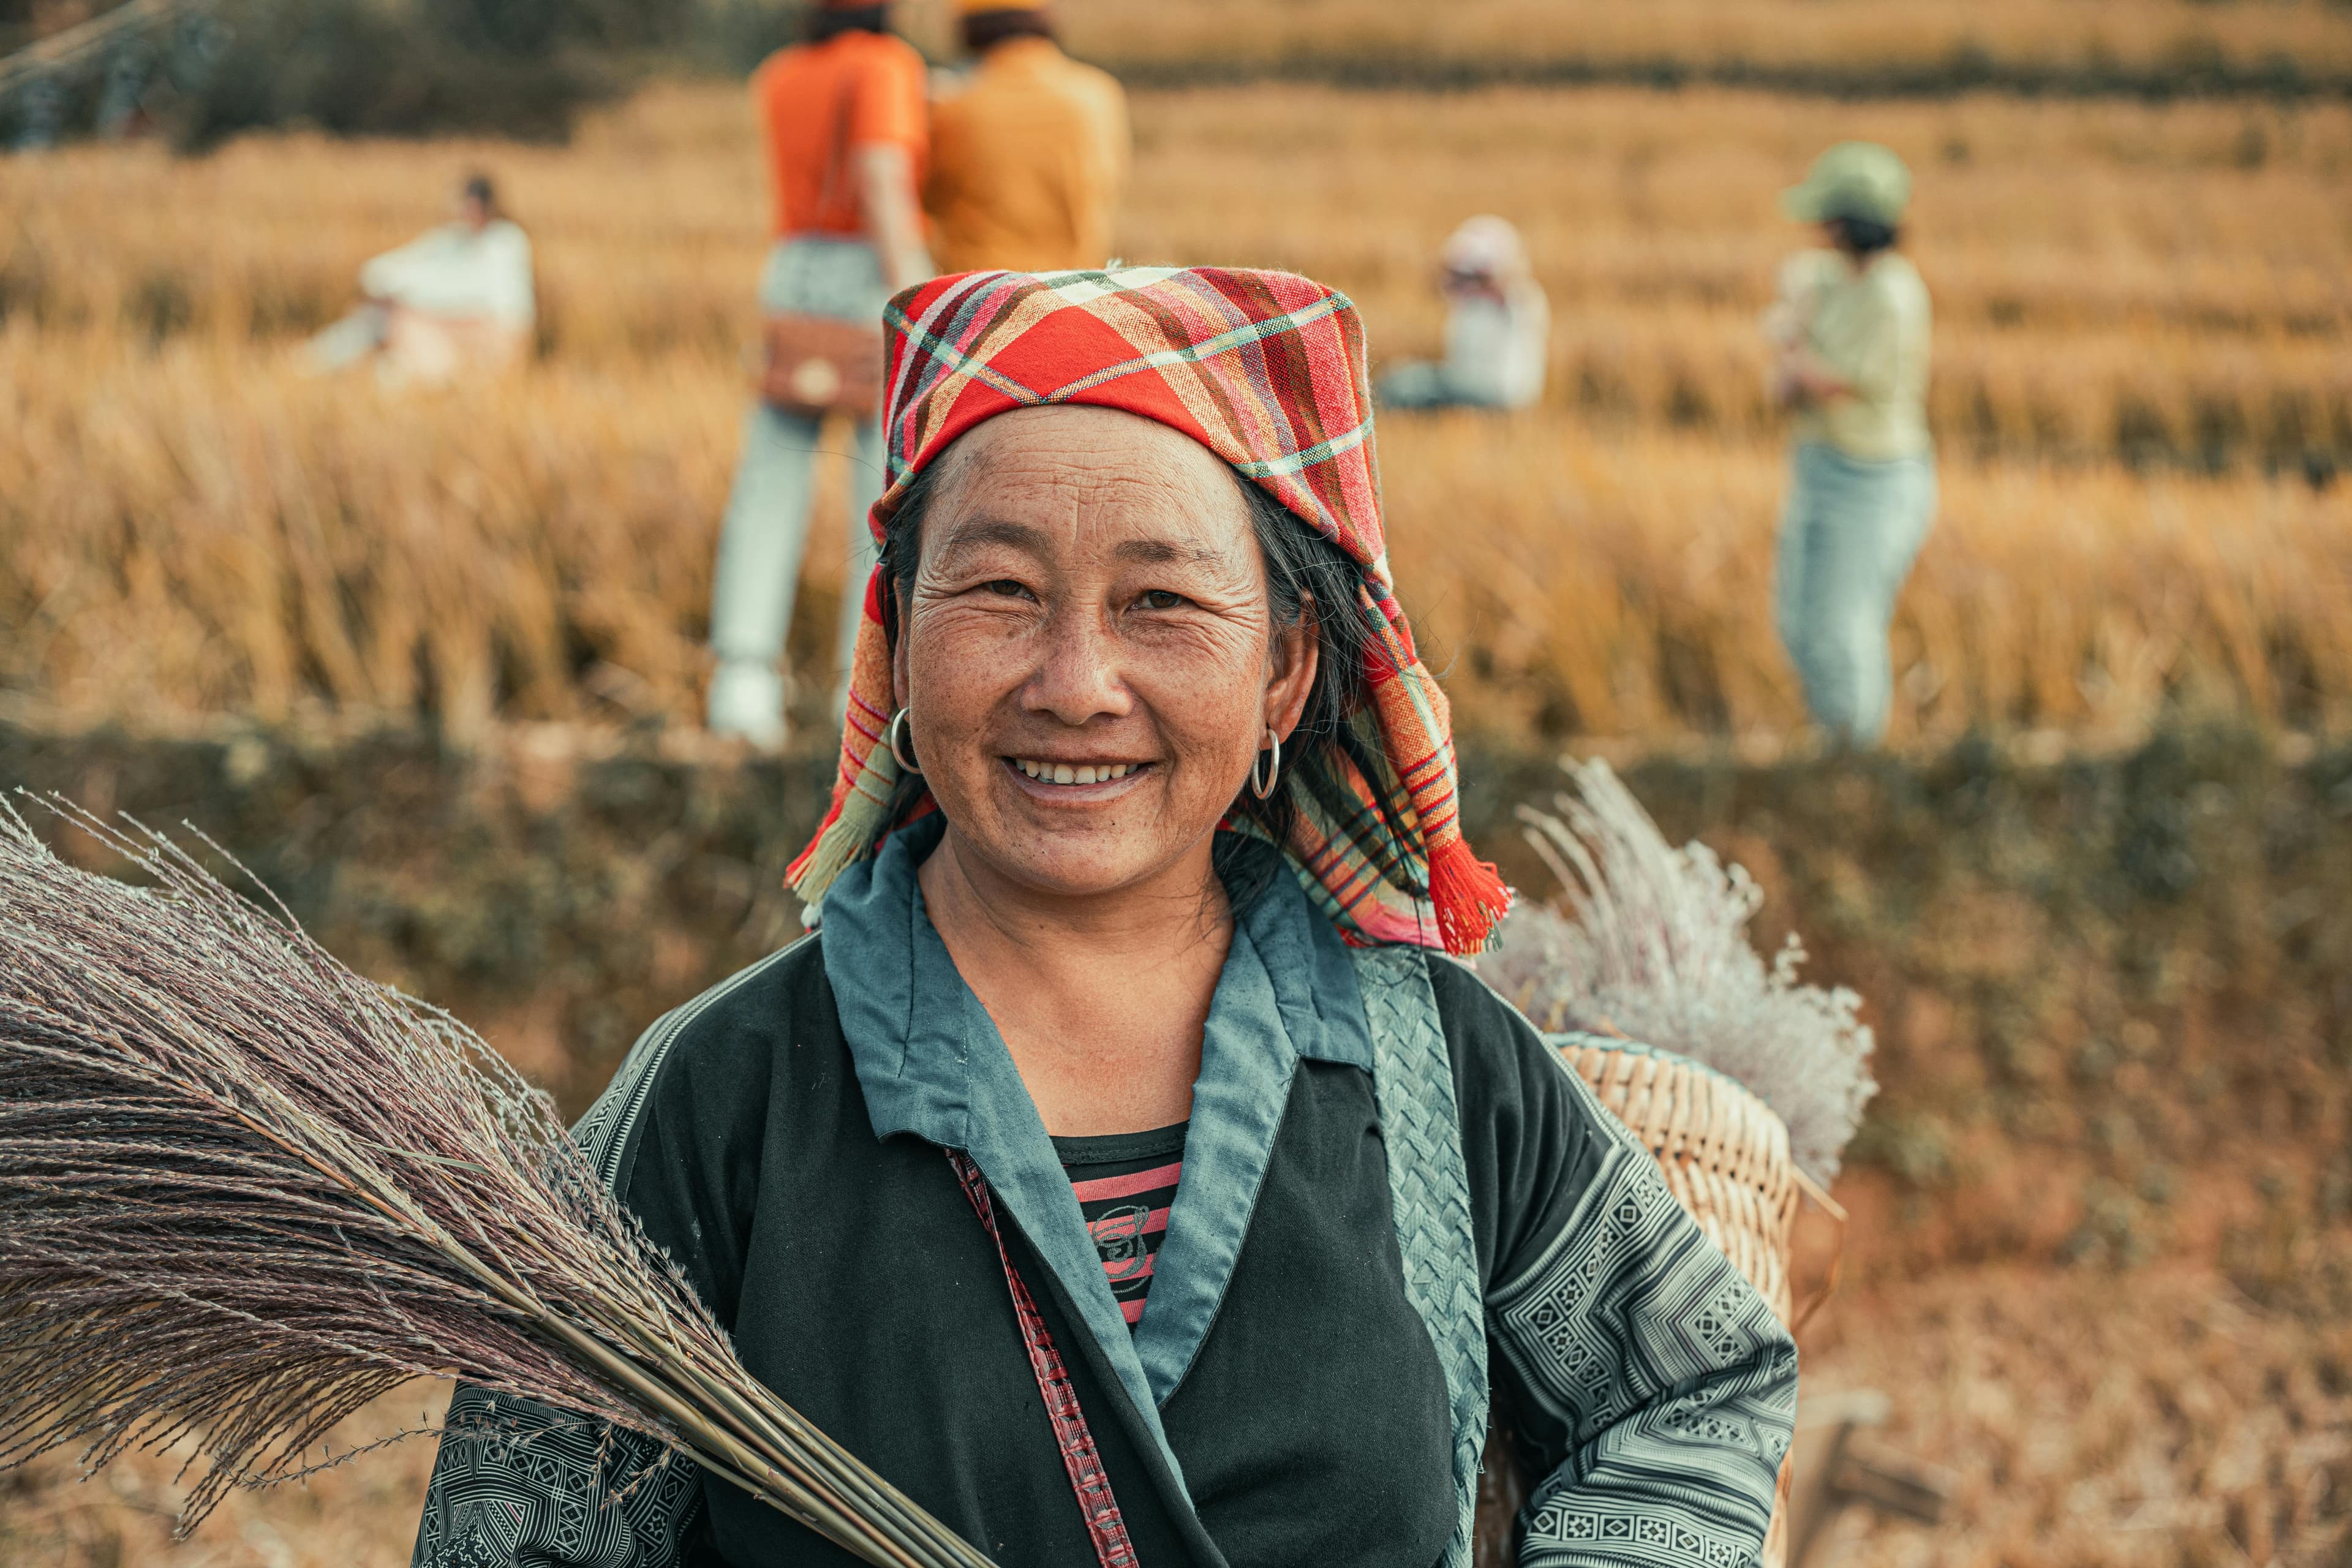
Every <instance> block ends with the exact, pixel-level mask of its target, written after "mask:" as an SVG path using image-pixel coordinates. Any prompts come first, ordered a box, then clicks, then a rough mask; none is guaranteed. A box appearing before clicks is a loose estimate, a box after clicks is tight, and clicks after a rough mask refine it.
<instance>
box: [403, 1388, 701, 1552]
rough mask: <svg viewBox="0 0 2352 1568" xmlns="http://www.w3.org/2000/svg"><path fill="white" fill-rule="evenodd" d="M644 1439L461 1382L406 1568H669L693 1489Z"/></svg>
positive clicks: (693, 1481) (696, 1494)
mask: <svg viewBox="0 0 2352 1568" xmlns="http://www.w3.org/2000/svg"><path fill="white" fill-rule="evenodd" d="M698 1480H699V1475H698V1472H697V1470H696V1469H695V1468H694V1466H693V1465H692V1464H691V1463H688V1462H687V1461H685V1460H681V1459H679V1458H676V1457H675V1456H673V1455H670V1454H667V1453H666V1452H664V1451H663V1449H662V1447H661V1446H660V1445H659V1444H657V1443H656V1442H654V1441H653V1440H652V1439H650V1438H646V1437H640V1436H637V1435H636V1434H635V1433H633V1432H624V1431H620V1430H617V1429H616V1428H614V1427H611V1426H606V1425H604V1423H603V1422H601V1421H592V1420H588V1419H585V1418H583V1417H581V1416H575V1415H564V1414H563V1413H562V1412H561V1411H557V1410H551V1409H550V1408H548V1407H547V1406H546V1405H535V1404H532V1403H530V1401H528V1400H519V1399H511V1398H499V1397H496V1396H493V1395H491V1394H487V1393H485V1392H484V1391H483V1390H481V1389H479V1388H476V1387H474V1386H473V1385H472V1384H459V1385H458V1387H457V1393H456V1394H454V1395H453V1396H452V1397H451V1398H450V1401H449V1418H448V1421H447V1423H446V1426H445V1429H444V1433H443V1436H442V1439H441V1453H440V1457H439V1458H436V1460H434V1463H433V1479H432V1480H431V1482H430V1483H428V1485H427V1486H426V1488H425V1517H424V1518H423V1520H421V1521H419V1522H418V1524H417V1527H416V1550H415V1554H414V1556H413V1558H412V1559H411V1561H412V1563H413V1564H414V1568H671V1565H672V1564H674V1563H677V1561H678V1559H679V1556H680V1549H681V1545H682V1542H684V1539H685V1535H686V1531H687V1530H688V1527H689V1526H690V1525H692V1524H693V1522H694V1520H695V1515H696V1513H697V1512H698V1505H699V1504H700V1502H701V1500H702V1489H701V1487H700V1486H699V1485H698Z"/></svg>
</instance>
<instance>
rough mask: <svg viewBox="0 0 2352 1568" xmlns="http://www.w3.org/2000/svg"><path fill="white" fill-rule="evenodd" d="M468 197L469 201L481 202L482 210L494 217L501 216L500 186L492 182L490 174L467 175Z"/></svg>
mask: <svg viewBox="0 0 2352 1568" xmlns="http://www.w3.org/2000/svg"><path fill="white" fill-rule="evenodd" d="M466 199H467V201H469V202H479V203H480V204H481V206H482V210H483V211H484V212H486V213H488V214H489V215H490V216H492V217H496V216H499V188H498V186H497V185H495V184H492V183H491V181H490V177H489V176H488V174H468V175H467V176H466Z"/></svg>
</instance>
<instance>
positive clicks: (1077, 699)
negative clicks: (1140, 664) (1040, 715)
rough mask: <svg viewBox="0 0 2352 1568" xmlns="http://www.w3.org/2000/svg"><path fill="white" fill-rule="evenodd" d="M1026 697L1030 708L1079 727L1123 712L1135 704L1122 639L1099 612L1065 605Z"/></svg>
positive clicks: (1050, 624) (1049, 630) (1049, 628)
mask: <svg viewBox="0 0 2352 1568" xmlns="http://www.w3.org/2000/svg"><path fill="white" fill-rule="evenodd" d="M1022 700H1023V706H1024V707H1025V708H1027V709H1028V710H1030V711H1031V712H1033V713H1036V712H1044V713H1050V714H1052V715H1053V716H1054V717H1055V718H1056V719H1058V720H1060V721H1062V722H1063V723H1065V724H1068V725H1071V726H1072V727H1074V728H1075V727H1076V726H1078V725H1081V724H1084V723H1086V722H1087V721H1089V720H1093V719H1100V718H1105V717H1109V718H1118V717H1123V716H1124V715H1125V714H1126V713H1128V712H1129V710H1131V709H1132V708H1133V706H1134V698H1133V696H1132V694H1131V693H1129V690H1128V689H1127V681H1126V679H1125V677H1124V675H1123V674H1122V672H1121V670H1120V668H1119V647H1118V637H1116V636H1115V635H1114V634H1113V632H1112V630H1111V628H1110V627H1109V626H1108V625H1106V624H1105V622H1104V619H1103V616H1101V614H1100V613H1099V612H1097V611H1093V610H1091V609H1089V610H1078V609H1076V608H1066V609H1063V610H1060V611H1059V612H1057V613H1056V614H1055V616H1053V617H1052V618H1051V619H1050V620H1049V621H1047V623H1046V626H1045V647H1044V649H1043V657H1041V658H1039V660H1038V663H1037V668H1036V672H1035V673H1034V674H1033V675H1032V676H1031V677H1030V678H1029V682H1028V685H1027V688H1026V689H1024V691H1023V692H1022Z"/></svg>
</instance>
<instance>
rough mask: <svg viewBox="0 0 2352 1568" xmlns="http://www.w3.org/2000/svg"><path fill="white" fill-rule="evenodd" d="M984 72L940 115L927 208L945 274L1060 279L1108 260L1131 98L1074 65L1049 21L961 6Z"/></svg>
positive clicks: (966, 37)
mask: <svg viewBox="0 0 2352 1568" xmlns="http://www.w3.org/2000/svg"><path fill="white" fill-rule="evenodd" d="M957 8H958V10H959V11H960V12H961V16H962V30H963V43H964V47H965V48H966V49H968V50H969V51H970V52H971V54H972V55H973V56H974V57H975V58H977V60H978V62H979V63H978V64H977V65H976V66H975V67H974V68H972V70H971V75H970V77H969V78H968V79H966V80H965V82H964V83H963V84H962V86H961V88H960V89H956V90H952V91H950V92H948V93H945V94H943V95H941V97H940V99H939V100H938V101H937V102H936V103H934V104H933V105H932V108H931V171H930V177H929V181H928V182H927V183H926V184H925V186H924V191H923V205H924V206H925V207H926V208H927V209H928V210H929V213H930V215H931V218H932V222H933V223H934V224H935V226H936V231H935V233H936V238H937V241H938V247H939V260H940V269H941V270H942V271H944V272H969V271H979V270H985V269H990V268H1004V269H1007V270H1010V271H1015V272H1061V271H1074V270H1079V269H1083V268H1099V267H1101V266H1102V265H1103V264H1104V263H1105V262H1106V261H1108V259H1109V258H1110V247H1111V237H1110V235H1111V219H1112V215H1113V214H1114V213H1115V212H1116V210H1117V208H1118V195H1119V188H1120V186H1122V185H1123V184H1125V183H1126V180H1127V169H1128V159H1129V133H1128V123H1127V95H1126V94H1125V92H1123V91H1122V90H1121V89H1120V88H1119V85H1118V82H1117V81H1116V80H1114V79H1112V78H1111V77H1110V76H1108V74H1107V73H1105V72H1102V71H1099V70H1097V69H1096V68H1094V67H1092V66H1087V65H1080V64H1079V63H1078V62H1077V61H1076V60H1073V59H1071V58H1069V57H1068V56H1067V55H1065V54H1064V53H1063V52H1062V50H1061V47H1060V46H1059V45H1058V44H1057V43H1055V37H1054V22H1053V14H1052V11H1051V9H1050V8H1049V7H1048V6H1046V5H1043V4H1023V3H1021V0H959V3H958V7H957Z"/></svg>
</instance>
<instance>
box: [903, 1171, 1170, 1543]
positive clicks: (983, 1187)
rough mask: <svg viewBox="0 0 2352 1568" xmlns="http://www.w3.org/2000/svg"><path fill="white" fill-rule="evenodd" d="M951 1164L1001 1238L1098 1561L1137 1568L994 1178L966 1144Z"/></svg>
mask: <svg viewBox="0 0 2352 1568" xmlns="http://www.w3.org/2000/svg"><path fill="white" fill-rule="evenodd" d="M948 1163H950V1164H951V1165H953V1166H954V1167H955V1173H956V1180H957V1181H958V1182H961V1184H963V1195H964V1196H965V1197H968V1198H970V1199H971V1207H972V1212H973V1213H974V1214H977V1215H980V1223H981V1225H982V1227H984V1228H985V1229H986V1230H987V1232H988V1239H989V1240H991V1241H992V1242H994V1243H996V1260H997V1261H998V1262H999V1263H1001V1264H1003V1266H1004V1283H1005V1285H1006V1286H1007V1288H1009V1289H1011V1290H1012V1292H1013V1316H1015V1317H1017V1318H1019V1319H1020V1320H1021V1339H1022V1342H1023V1343H1024V1344H1025V1345H1027V1346H1028V1349H1029V1370H1030V1372H1031V1373H1033V1374H1034V1376H1035V1377H1036V1379H1037V1392H1038V1394H1040V1395H1041V1396H1043V1398H1044V1399H1045V1415H1046V1417H1047V1418H1048V1419H1049V1420H1051V1421H1052V1422H1053V1424H1054V1440H1055V1442H1056V1443H1058V1444H1059V1445H1060V1446H1061V1449H1062V1468H1064V1469H1065V1470H1067V1471H1068V1472H1069V1476H1070V1490H1071V1491H1073V1492H1074V1493H1076V1495H1077V1500H1078V1511H1079V1513H1081V1514H1083V1515H1084V1516H1085V1517H1086V1521H1087V1538H1088V1539H1089V1540H1091V1541H1092V1542H1094V1546H1095V1561H1096V1563H1098V1564H1099V1565H1100V1568H1136V1561H1135V1547H1134V1545H1133V1544H1132V1543H1131V1542H1129V1540H1128V1539H1127V1521H1126V1520H1125V1519H1123V1518H1122V1517H1121V1516H1120V1514H1119V1511H1118V1499H1117V1498H1115V1497H1113V1496H1112V1495H1111V1490H1110V1477H1109V1476H1108V1474H1106V1473H1105V1472H1104V1470H1103V1465H1102V1455H1101V1454H1100V1453H1098V1452H1097V1451H1096V1448H1095V1435H1094V1433H1093V1432H1092V1431H1091V1430H1089V1429H1088V1428H1087V1413H1086V1412H1085V1411H1084V1410H1082V1409H1080V1408H1079V1407H1078V1391H1077V1390H1076V1389H1075V1388H1073V1387H1071V1386H1070V1373H1069V1369H1068V1368H1067V1367H1066V1366H1064V1365H1063V1364H1062V1352H1059V1351H1057V1350H1055V1348H1054V1336H1053V1334H1052V1333H1051V1332H1050V1331H1048V1330H1047V1329H1046V1327H1045V1315H1044V1314H1043V1313H1041V1312H1039V1311H1038V1310H1037V1301H1036V1299H1035V1298H1034V1297H1033V1296H1031V1295H1030V1294H1029V1287H1028V1286H1027V1285H1026V1284H1025V1283H1024V1282H1023V1280H1022V1279H1021V1271H1020V1270H1019V1269H1017V1268H1013V1255H1012V1254H1011V1253H1010V1252H1007V1251H1006V1250H1005V1249H1004V1234H1003V1232H1002V1231H1001V1230H999V1229H998V1228H997V1226H996V1205H995V1203H994V1202H993V1201H992V1199H991V1198H990V1197H989V1194H988V1178H987V1177H985V1176H983V1175H982V1174H981V1173H980V1167H979V1166H978V1165H976V1164H974V1163H972V1159H971V1155H969V1154H967V1153H965V1152H963V1151H962V1150H961V1149H950V1150H949V1151H948Z"/></svg>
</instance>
